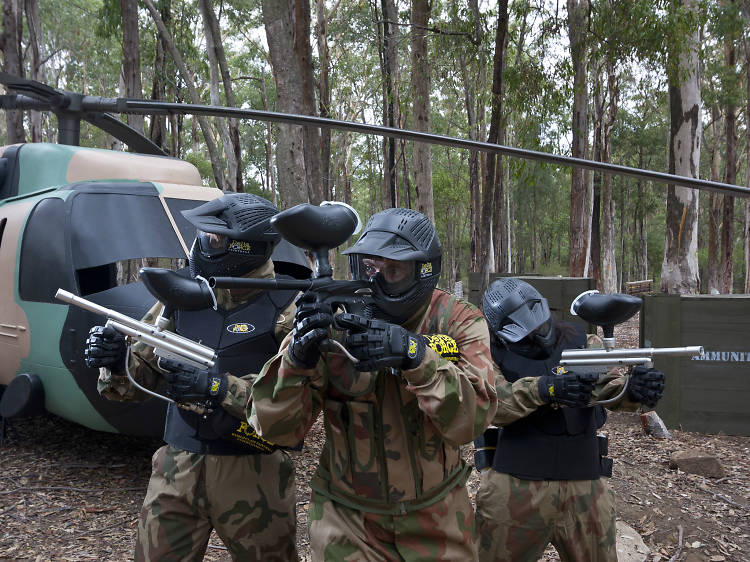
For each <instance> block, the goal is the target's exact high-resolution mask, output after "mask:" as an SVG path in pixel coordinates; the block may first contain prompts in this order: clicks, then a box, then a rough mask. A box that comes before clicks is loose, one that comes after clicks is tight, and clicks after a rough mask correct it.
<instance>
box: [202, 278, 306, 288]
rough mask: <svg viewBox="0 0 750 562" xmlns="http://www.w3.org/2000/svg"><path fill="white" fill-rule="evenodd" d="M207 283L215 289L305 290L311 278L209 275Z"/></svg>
mask: <svg viewBox="0 0 750 562" xmlns="http://www.w3.org/2000/svg"><path fill="white" fill-rule="evenodd" d="M208 285H209V287H212V288H217V289H260V290H262V291H274V290H277V291H278V290H286V289H292V290H297V291H307V290H308V289H311V288H312V286H313V280H312V279H250V278H247V277H209V278H208Z"/></svg>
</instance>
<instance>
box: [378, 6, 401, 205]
mask: <svg viewBox="0 0 750 562" xmlns="http://www.w3.org/2000/svg"><path fill="white" fill-rule="evenodd" d="M381 10H382V18H383V34H382V48H381V49H380V70H381V74H382V76H383V124H384V125H385V126H386V127H397V126H398V125H397V123H398V122H399V117H398V112H399V96H398V80H399V66H398V39H399V28H398V25H397V24H398V11H397V10H396V5H395V2H394V0H381ZM378 29H380V28H379V27H378ZM378 34H380V32H378ZM378 43H379V44H380V43H381V42H380V41H378ZM383 162H384V170H383V193H382V201H383V208H384V209H387V208H388V207H396V206H397V205H398V198H397V193H398V174H397V170H396V164H397V162H396V139H394V138H388V137H385V138H384V139H383Z"/></svg>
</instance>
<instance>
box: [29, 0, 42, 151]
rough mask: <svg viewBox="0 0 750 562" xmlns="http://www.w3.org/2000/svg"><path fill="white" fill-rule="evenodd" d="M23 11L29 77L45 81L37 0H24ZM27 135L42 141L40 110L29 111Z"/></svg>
mask: <svg viewBox="0 0 750 562" xmlns="http://www.w3.org/2000/svg"><path fill="white" fill-rule="evenodd" d="M24 11H25V12H26V22H27V26H28V28H29V51H30V52H31V61H30V62H31V76H30V77H31V79H32V80H37V81H38V82H45V80H44V73H43V72H42V50H41V49H42V45H41V44H40V43H39V40H40V38H41V36H42V29H41V20H40V19H39V0H25V1H24ZM29 135H30V136H31V142H42V112H41V111H30V112H29Z"/></svg>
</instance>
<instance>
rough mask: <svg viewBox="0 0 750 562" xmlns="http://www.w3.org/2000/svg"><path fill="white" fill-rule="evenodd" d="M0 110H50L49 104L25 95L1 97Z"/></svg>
mask: <svg viewBox="0 0 750 562" xmlns="http://www.w3.org/2000/svg"><path fill="white" fill-rule="evenodd" d="M0 109H23V110H26V109H35V110H38V111H47V110H49V103H47V102H44V101H40V100H37V99H34V98H30V97H29V96H24V95H23V94H7V95H2V96H0Z"/></svg>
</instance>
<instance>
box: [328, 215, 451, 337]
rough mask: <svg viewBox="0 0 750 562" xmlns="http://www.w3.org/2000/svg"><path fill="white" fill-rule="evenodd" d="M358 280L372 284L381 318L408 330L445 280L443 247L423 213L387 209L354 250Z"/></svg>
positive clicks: (374, 219)
mask: <svg viewBox="0 0 750 562" xmlns="http://www.w3.org/2000/svg"><path fill="white" fill-rule="evenodd" d="M342 253H343V254H347V255H348V256H349V269H350V271H351V273H352V277H353V278H354V279H357V280H364V281H372V282H373V284H374V287H373V301H374V309H373V311H372V314H373V316H374V317H375V318H380V319H382V320H387V321H388V322H393V323H396V324H402V323H403V322H405V321H406V320H408V319H409V318H410V317H411V316H412V315H413V314H414V313H415V312H416V311H417V310H418V309H419V308H420V307H421V306H423V305H424V304H425V303H426V302H427V301H428V300H429V299H430V297H431V296H432V291H433V290H434V289H435V287H436V286H437V282H438V278H439V277H440V265H441V258H442V246H441V245H440V239H439V238H438V235H437V231H436V230H435V227H434V226H433V225H432V223H431V222H430V220H429V219H428V218H427V217H426V216H424V215H423V214H422V213H419V212H417V211H414V210H411V209H399V208H395V209H386V210H385V211H381V212H380V213H376V214H375V215H373V216H372V217H371V218H370V220H369V221H368V223H367V225H366V226H365V228H364V230H363V231H362V235H361V236H360V237H359V240H357V243H356V244H354V245H353V246H352V247H351V248H349V249H348V250H345V251H344V252H342Z"/></svg>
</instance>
